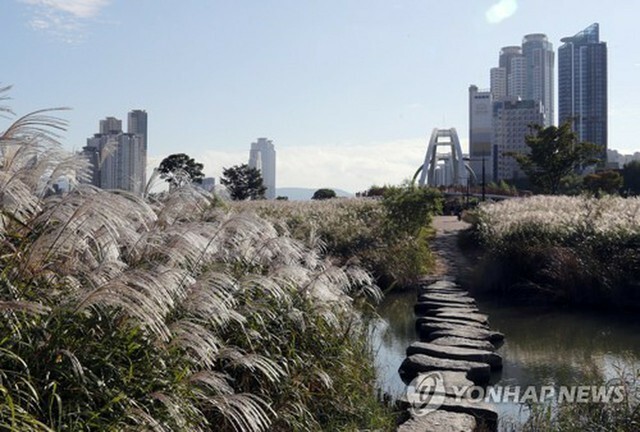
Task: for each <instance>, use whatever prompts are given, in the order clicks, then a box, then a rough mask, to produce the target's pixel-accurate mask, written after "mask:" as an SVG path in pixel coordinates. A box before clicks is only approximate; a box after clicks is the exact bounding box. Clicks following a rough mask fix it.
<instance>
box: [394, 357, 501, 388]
mask: <svg viewBox="0 0 640 432" xmlns="http://www.w3.org/2000/svg"><path fill="white" fill-rule="evenodd" d="M434 371H457V372H465V373H466V377H467V378H468V379H470V380H471V381H473V382H474V383H476V384H486V383H487V382H489V377H490V376H491V367H490V366H489V365H488V364H487V363H480V362H471V361H465V360H451V359H443V358H438V357H432V356H429V355H426V354H413V355H410V356H409V357H407V358H405V359H404V361H403V362H402V364H401V365H400V370H399V372H400V377H401V378H402V380H403V381H404V382H406V383H409V382H411V380H413V379H414V378H415V377H417V376H418V374H419V373H422V372H434Z"/></svg>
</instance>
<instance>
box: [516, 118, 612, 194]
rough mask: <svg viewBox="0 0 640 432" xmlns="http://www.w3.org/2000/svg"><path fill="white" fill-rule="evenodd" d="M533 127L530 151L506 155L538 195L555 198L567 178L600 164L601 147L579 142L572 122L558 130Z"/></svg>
mask: <svg viewBox="0 0 640 432" xmlns="http://www.w3.org/2000/svg"><path fill="white" fill-rule="evenodd" d="M530 128H531V130H532V132H535V134H532V135H528V136H526V137H525V143H526V144H527V146H528V147H529V150H530V151H529V152H528V153H515V152H507V153H505V155H506V156H511V157H513V158H514V159H515V160H516V161H517V162H518V164H519V165H520V168H522V171H524V173H525V174H526V175H527V176H528V178H529V180H530V182H531V184H532V186H534V187H535V188H536V189H537V191H538V192H541V193H546V194H554V195H555V194H557V193H558V191H559V189H560V185H561V182H562V179H563V178H564V177H566V176H568V175H570V174H571V173H573V172H575V171H576V170H577V169H579V168H582V167H585V166H588V165H593V164H595V163H596V162H598V158H597V156H598V155H599V154H600V146H598V145H596V144H593V143H588V142H579V141H578V139H577V135H576V134H575V132H573V131H572V130H571V123H570V122H565V123H563V124H562V125H560V126H557V127H556V126H549V127H546V128H545V127H543V126H540V125H531V126H530Z"/></svg>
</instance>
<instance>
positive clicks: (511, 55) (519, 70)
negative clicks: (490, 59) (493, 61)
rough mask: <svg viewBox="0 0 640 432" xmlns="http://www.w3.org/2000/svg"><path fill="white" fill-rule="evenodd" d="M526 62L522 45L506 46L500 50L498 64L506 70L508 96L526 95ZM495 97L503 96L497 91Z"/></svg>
mask: <svg viewBox="0 0 640 432" xmlns="http://www.w3.org/2000/svg"><path fill="white" fill-rule="evenodd" d="M525 63H526V62H525V58H524V56H523V55H522V48H521V47H519V46H506V47H503V48H502V49H501V50H500V56H499V57H498V65H499V68H500V69H503V70H504V71H505V72H504V75H505V92H506V93H505V95H506V96H516V97H524V93H525V82H526V72H525ZM500 93H501V92H500ZM494 97H495V98H496V99H497V98H500V97H503V96H500V95H499V93H496V94H494Z"/></svg>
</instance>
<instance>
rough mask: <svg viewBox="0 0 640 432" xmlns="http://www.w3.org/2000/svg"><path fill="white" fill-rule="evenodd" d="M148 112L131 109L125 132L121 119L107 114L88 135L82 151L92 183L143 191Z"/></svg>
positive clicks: (111, 187) (108, 187)
mask: <svg viewBox="0 0 640 432" xmlns="http://www.w3.org/2000/svg"><path fill="white" fill-rule="evenodd" d="M147 121H148V118H147V113H146V112H145V111H144V110H132V111H129V113H128V115H127V132H126V133H125V132H124V131H123V129H122V120H120V119H118V118H116V117H106V118H105V119H103V120H100V122H99V132H98V133H96V134H94V135H93V136H92V137H89V138H87V145H86V146H84V147H83V148H82V154H83V156H84V157H86V158H87V160H88V161H89V162H90V163H91V184H93V185H94V186H96V187H99V188H102V189H120V190H125V191H128V192H132V193H134V194H137V195H142V194H143V192H144V190H145V187H146V186H147V169H148V166H147Z"/></svg>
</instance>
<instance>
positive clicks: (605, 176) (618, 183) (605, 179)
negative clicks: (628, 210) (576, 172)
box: [582, 170, 622, 195]
mask: <svg viewBox="0 0 640 432" xmlns="http://www.w3.org/2000/svg"><path fill="white" fill-rule="evenodd" d="M582 183H583V185H584V188H585V189H586V190H588V191H589V192H591V193H593V194H599V193H600V192H604V193H606V194H610V195H613V194H617V193H618V192H620V188H621V187H622V176H621V175H620V173H619V172H617V171H611V170H608V171H602V172H598V173H594V174H588V175H586V176H585V177H584V178H583V179H582Z"/></svg>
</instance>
